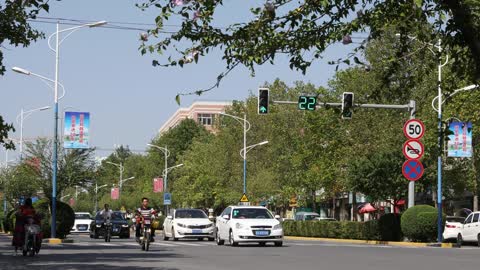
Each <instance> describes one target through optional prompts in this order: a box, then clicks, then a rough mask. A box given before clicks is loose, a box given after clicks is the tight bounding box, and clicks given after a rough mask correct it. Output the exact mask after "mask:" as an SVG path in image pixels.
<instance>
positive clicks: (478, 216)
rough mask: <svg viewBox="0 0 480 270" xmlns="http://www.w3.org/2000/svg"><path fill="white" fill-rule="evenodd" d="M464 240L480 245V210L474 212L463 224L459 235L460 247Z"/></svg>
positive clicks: (458, 242) (458, 243)
mask: <svg viewBox="0 0 480 270" xmlns="http://www.w3.org/2000/svg"><path fill="white" fill-rule="evenodd" d="M464 242H471V243H477V244H478V245H479V246H480V212H472V213H471V214H470V215H468V217H467V218H466V219H465V222H464V223H463V224H462V226H461V228H460V230H459V232H458V235H457V245H458V247H461V246H462V243H464Z"/></svg>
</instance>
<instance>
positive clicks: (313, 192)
mask: <svg viewBox="0 0 480 270" xmlns="http://www.w3.org/2000/svg"><path fill="white" fill-rule="evenodd" d="M312 211H313V212H315V213H316V212H317V204H316V197H315V190H313V191H312Z"/></svg>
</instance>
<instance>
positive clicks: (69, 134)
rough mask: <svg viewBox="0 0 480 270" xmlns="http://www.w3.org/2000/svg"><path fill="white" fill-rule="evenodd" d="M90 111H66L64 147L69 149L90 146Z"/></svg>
mask: <svg viewBox="0 0 480 270" xmlns="http://www.w3.org/2000/svg"><path fill="white" fill-rule="evenodd" d="M89 143H90V113H88V112H65V119H64V130H63V147H64V148H69V149H85V148H89V147H90V146H89Z"/></svg>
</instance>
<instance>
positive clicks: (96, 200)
mask: <svg viewBox="0 0 480 270" xmlns="http://www.w3.org/2000/svg"><path fill="white" fill-rule="evenodd" d="M97 193H98V185H97V181H95V215H96V214H97V209H98V198H97Z"/></svg>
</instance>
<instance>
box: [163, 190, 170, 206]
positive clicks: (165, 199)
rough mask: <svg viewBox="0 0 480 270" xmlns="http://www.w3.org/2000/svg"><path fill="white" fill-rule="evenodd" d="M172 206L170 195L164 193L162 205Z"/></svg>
mask: <svg viewBox="0 0 480 270" xmlns="http://www.w3.org/2000/svg"><path fill="white" fill-rule="evenodd" d="M171 204H172V194H171V193H168V192H165V193H164V194H163V205H171Z"/></svg>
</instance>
